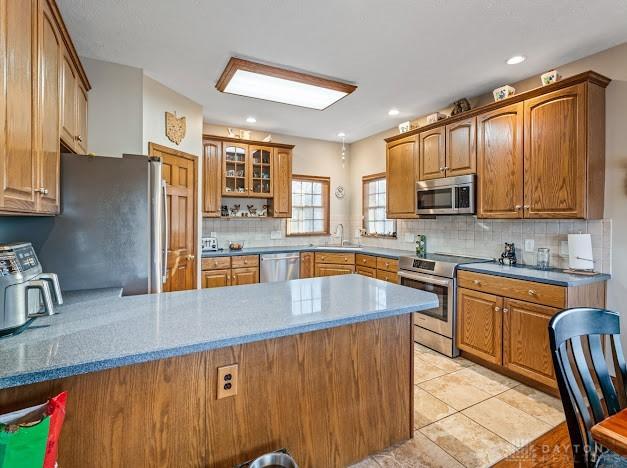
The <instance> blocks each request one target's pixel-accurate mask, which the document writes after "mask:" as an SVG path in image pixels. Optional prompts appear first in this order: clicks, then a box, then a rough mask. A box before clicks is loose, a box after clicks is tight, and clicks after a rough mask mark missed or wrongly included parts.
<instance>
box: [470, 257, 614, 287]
mask: <svg viewBox="0 0 627 468" xmlns="http://www.w3.org/2000/svg"><path fill="white" fill-rule="evenodd" d="M458 269H459V270H466V271H473V272H475V273H485V274H489V275H497V276H505V277H507V278H514V279H521V280H527V281H537V282H538V283H547V284H555V285H557V286H581V285H584V284H590V283H596V282H597V281H607V280H609V279H610V278H611V276H610V275H607V274H605V273H598V274H596V275H594V276H584V275H576V274H573V273H565V272H564V270H559V269H557V268H551V269H549V270H539V269H537V268H535V267H533V266H528V265H516V266H505V265H501V264H499V263H498V262H493V263H466V264H464V265H460V266H459V267H458Z"/></svg>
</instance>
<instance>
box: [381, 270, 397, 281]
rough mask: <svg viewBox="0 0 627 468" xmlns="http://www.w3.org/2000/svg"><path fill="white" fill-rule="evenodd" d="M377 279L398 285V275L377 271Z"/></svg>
mask: <svg viewBox="0 0 627 468" xmlns="http://www.w3.org/2000/svg"><path fill="white" fill-rule="evenodd" d="M377 279H380V280H382V281H387V282H388V283H394V284H397V283H398V275H397V274H396V273H392V272H391V271H387V270H377Z"/></svg>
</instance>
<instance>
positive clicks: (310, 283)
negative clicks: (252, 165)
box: [0, 275, 437, 467]
mask: <svg viewBox="0 0 627 468" xmlns="http://www.w3.org/2000/svg"><path fill="white" fill-rule="evenodd" d="M67 302H68V304H67V305H65V306H63V307H61V308H59V314H58V315H55V316H52V317H45V318H40V319H38V320H37V321H36V322H35V323H34V324H33V326H31V327H30V328H29V329H27V330H26V331H25V332H24V333H22V334H21V335H18V336H13V337H9V338H6V339H3V340H2V341H1V342H0V356H1V357H0V360H1V361H2V363H1V364H2V365H1V366H0V369H1V372H0V388H2V390H0V404H1V405H2V407H3V408H6V409H11V408H13V407H15V408H18V407H24V406H26V405H29V404H34V403H39V402H41V401H45V400H46V398H48V397H49V396H50V395H52V394H55V393H56V392H59V391H62V390H67V391H68V392H69V400H68V410H67V418H66V423H65V427H64V429H63V438H62V441H61V445H60V457H59V464H60V465H62V466H65V467H75V466H108V467H110V466H156V465H160V466H182V465H181V463H182V462H183V461H185V462H186V465H185V466H233V465H234V464H237V463H241V462H243V461H246V460H248V459H250V458H252V457H254V456H256V455H258V454H260V453H264V452H267V451H270V450H276V449H280V448H287V449H288V450H289V451H290V453H291V454H292V455H293V456H294V457H295V458H296V460H298V461H299V464H301V465H302V466H329V467H331V466H345V465H347V464H350V463H351V462H355V461H358V460H360V459H361V458H363V457H365V456H367V455H368V454H370V453H373V452H376V451H378V450H382V449H384V448H386V447H388V446H390V445H392V444H394V443H396V442H400V441H402V440H405V439H408V438H410V437H411V436H412V432H413V407H412V405H413V403H412V402H413V381H412V369H413V346H412V324H411V313H412V312H415V311H420V310H425V309H429V308H433V307H435V306H436V305H437V298H436V296H435V295H433V294H430V293H427V292H424V291H419V290H415V289H410V288H405V287H402V286H398V285H395V284H391V283H389V282H384V281H380V280H375V279H371V278H366V277H364V276H361V275H344V276H335V277H325V278H311V279H301V280H295V281H288V282H279V283H266V284H254V285H247V286H241V287H237V288H229V289H224V288H219V289H205V290H196V291H184V292H175V293H167V294H156V295H143V296H132V297H119V291H115V290H111V291H104V292H103V291H98V292H96V295H95V296H94V298H93V299H91V298H90V297H89V294H82V295H81V296H80V297H75V298H71V297H70V298H68V301H67ZM231 365H237V366H238V368H237V369H235V370H233V369H231V370H230V371H229V372H228V374H227V375H228V376H229V378H228V380H219V379H220V378H223V377H224V376H225V374H224V372H223V373H222V374H221V373H220V371H219V368H222V367H224V366H231ZM224 382H226V383H230V384H231V385H229V386H228V389H227V388H226V386H225V385H223V384H224ZM221 389H227V390H231V391H232V392H234V393H235V395H233V396H227V397H224V398H218V397H219V396H221V395H220V393H221V391H222V390H221Z"/></svg>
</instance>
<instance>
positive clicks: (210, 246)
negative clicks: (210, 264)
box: [200, 237, 218, 252]
mask: <svg viewBox="0 0 627 468" xmlns="http://www.w3.org/2000/svg"><path fill="white" fill-rule="evenodd" d="M200 246H201V249H202V251H203V252H215V251H217V250H218V238H217V237H203V238H202V239H201V241H200Z"/></svg>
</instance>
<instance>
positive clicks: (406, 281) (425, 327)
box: [398, 253, 492, 357]
mask: <svg viewBox="0 0 627 468" xmlns="http://www.w3.org/2000/svg"><path fill="white" fill-rule="evenodd" d="M491 260H492V259H485V258H472V257H461V256H457V255H448V254H440V253H432V254H428V255H427V256H426V257H424V258H422V257H401V258H400V260H399V272H398V276H399V277H400V284H402V285H403V286H408V287H410V288H415V289H422V290H423V291H428V292H431V293H434V294H435V295H437V296H438V299H439V301H440V305H439V306H438V307H436V308H435V309H429V310H424V311H422V312H417V313H415V314H414V325H415V328H414V340H415V341H416V343H420V344H422V345H424V346H427V347H428V348H431V349H433V350H435V351H438V352H440V353H442V354H445V355H447V356H450V357H455V356H458V355H459V350H458V349H457V346H456V344H455V326H456V310H457V279H456V273H457V266H458V265H461V264H463V263H477V262H487V261H491Z"/></svg>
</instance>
